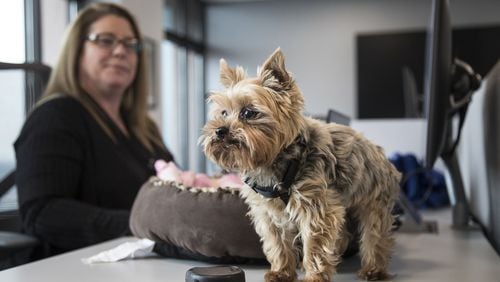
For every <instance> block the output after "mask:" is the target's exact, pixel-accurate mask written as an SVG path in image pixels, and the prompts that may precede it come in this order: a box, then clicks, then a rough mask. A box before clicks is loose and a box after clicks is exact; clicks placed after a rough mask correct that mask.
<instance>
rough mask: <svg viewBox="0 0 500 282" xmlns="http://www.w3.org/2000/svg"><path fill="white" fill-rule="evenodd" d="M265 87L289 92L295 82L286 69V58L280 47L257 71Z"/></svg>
mask: <svg viewBox="0 0 500 282" xmlns="http://www.w3.org/2000/svg"><path fill="white" fill-rule="evenodd" d="M257 73H258V75H259V77H260V78H261V79H262V84H263V85H264V86H267V87H270V88H272V89H274V90H277V91H279V90H287V89H289V88H290V86H291V84H292V82H293V80H292V77H291V76H290V74H289V73H288V72H287V71H286V69H285V56H283V53H282V52H281V49H280V48H279V47H278V48H277V49H276V50H275V51H274V52H273V53H272V54H271V56H269V58H267V60H266V61H265V62H264V64H263V65H262V67H260V68H259V70H258V71H257Z"/></svg>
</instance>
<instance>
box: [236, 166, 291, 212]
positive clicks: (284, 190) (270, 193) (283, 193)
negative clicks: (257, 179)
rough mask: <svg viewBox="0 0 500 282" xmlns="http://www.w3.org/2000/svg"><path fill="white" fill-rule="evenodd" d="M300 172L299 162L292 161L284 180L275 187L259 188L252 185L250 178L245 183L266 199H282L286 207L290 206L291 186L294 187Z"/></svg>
mask: <svg viewBox="0 0 500 282" xmlns="http://www.w3.org/2000/svg"><path fill="white" fill-rule="evenodd" d="M298 171H299V162H298V161H297V160H295V159H294V160H291V161H290V163H289V164H288V167H287V169H286V172H285V175H284V176H283V180H282V181H281V182H279V183H276V184H274V185H273V186H264V187H263V186H258V185H256V184H255V183H250V177H247V178H246V179H245V180H244V181H245V183H246V184H247V185H248V186H250V188H252V190H254V191H255V192H257V193H259V194H261V195H262V196H264V197H265V198H278V197H279V198H280V199H281V200H282V201H283V202H284V203H285V206H286V205H287V204H288V200H290V194H291V193H292V190H291V189H290V186H292V183H293V181H294V180H295V176H297V172H298Z"/></svg>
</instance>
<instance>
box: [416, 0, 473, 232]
mask: <svg viewBox="0 0 500 282" xmlns="http://www.w3.org/2000/svg"><path fill="white" fill-rule="evenodd" d="M425 63H426V66H425V75H424V77H425V86H424V96H425V103H426V112H425V115H426V119H427V142H426V153H425V167H426V168H427V169H431V168H433V167H434V164H435V162H436V160H437V159H438V157H441V159H442V160H443V161H444V163H445V165H446V167H447V169H448V173H449V176H450V178H451V185H452V186H453V187H452V189H451V190H450V189H449V190H450V191H453V195H451V196H452V204H453V226H454V227H456V228H466V227H467V226H468V222H469V217H470V212H469V208H468V204H467V199H466V196H465V192H464V187H463V182H462V177H461V174H460V168H459V165H458V160H457V156H456V152H455V148H456V145H457V144H458V140H459V138H460V132H461V126H462V124H463V121H464V119H465V113H466V111H467V107H468V104H469V102H470V100H471V98H472V94H473V93H474V92H473V91H474V90H476V89H477V88H479V84H480V81H481V79H480V77H479V75H477V74H476V73H475V72H474V71H473V70H472V68H471V67H470V66H469V65H467V64H466V63H464V62H462V61H460V60H458V59H452V30H451V23H450V12H449V3H448V0H433V3H432V14H431V24H430V27H429V30H428V34H427V49H426V62H425ZM455 116H458V118H459V123H458V128H456V129H455V130H454V128H453V127H452V119H453V118H454V117H455ZM454 131H456V132H457V133H456V134H454ZM454 135H456V137H454Z"/></svg>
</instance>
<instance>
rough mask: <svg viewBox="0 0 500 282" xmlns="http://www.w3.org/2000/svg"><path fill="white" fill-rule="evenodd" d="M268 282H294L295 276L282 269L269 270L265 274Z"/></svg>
mask: <svg viewBox="0 0 500 282" xmlns="http://www.w3.org/2000/svg"><path fill="white" fill-rule="evenodd" d="M264 280H265V281H266V282H293V281H295V276H292V275H289V274H287V273H285V272H280V271H268V272H267V273H266V275H265V276H264Z"/></svg>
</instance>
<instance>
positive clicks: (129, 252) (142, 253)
mask: <svg viewBox="0 0 500 282" xmlns="http://www.w3.org/2000/svg"><path fill="white" fill-rule="evenodd" d="M154 244H155V242H154V241H151V240H149V239H140V240H136V241H133V242H126V243H123V244H121V245H119V246H117V247H115V248H113V249H111V250H107V251H104V252H100V253H98V254H97V255H95V256H92V257H89V258H82V262H83V263H86V264H93V263H102V262H116V261H120V260H124V259H134V258H143V257H148V256H152V255H155V253H154V252H153V246H154Z"/></svg>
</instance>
